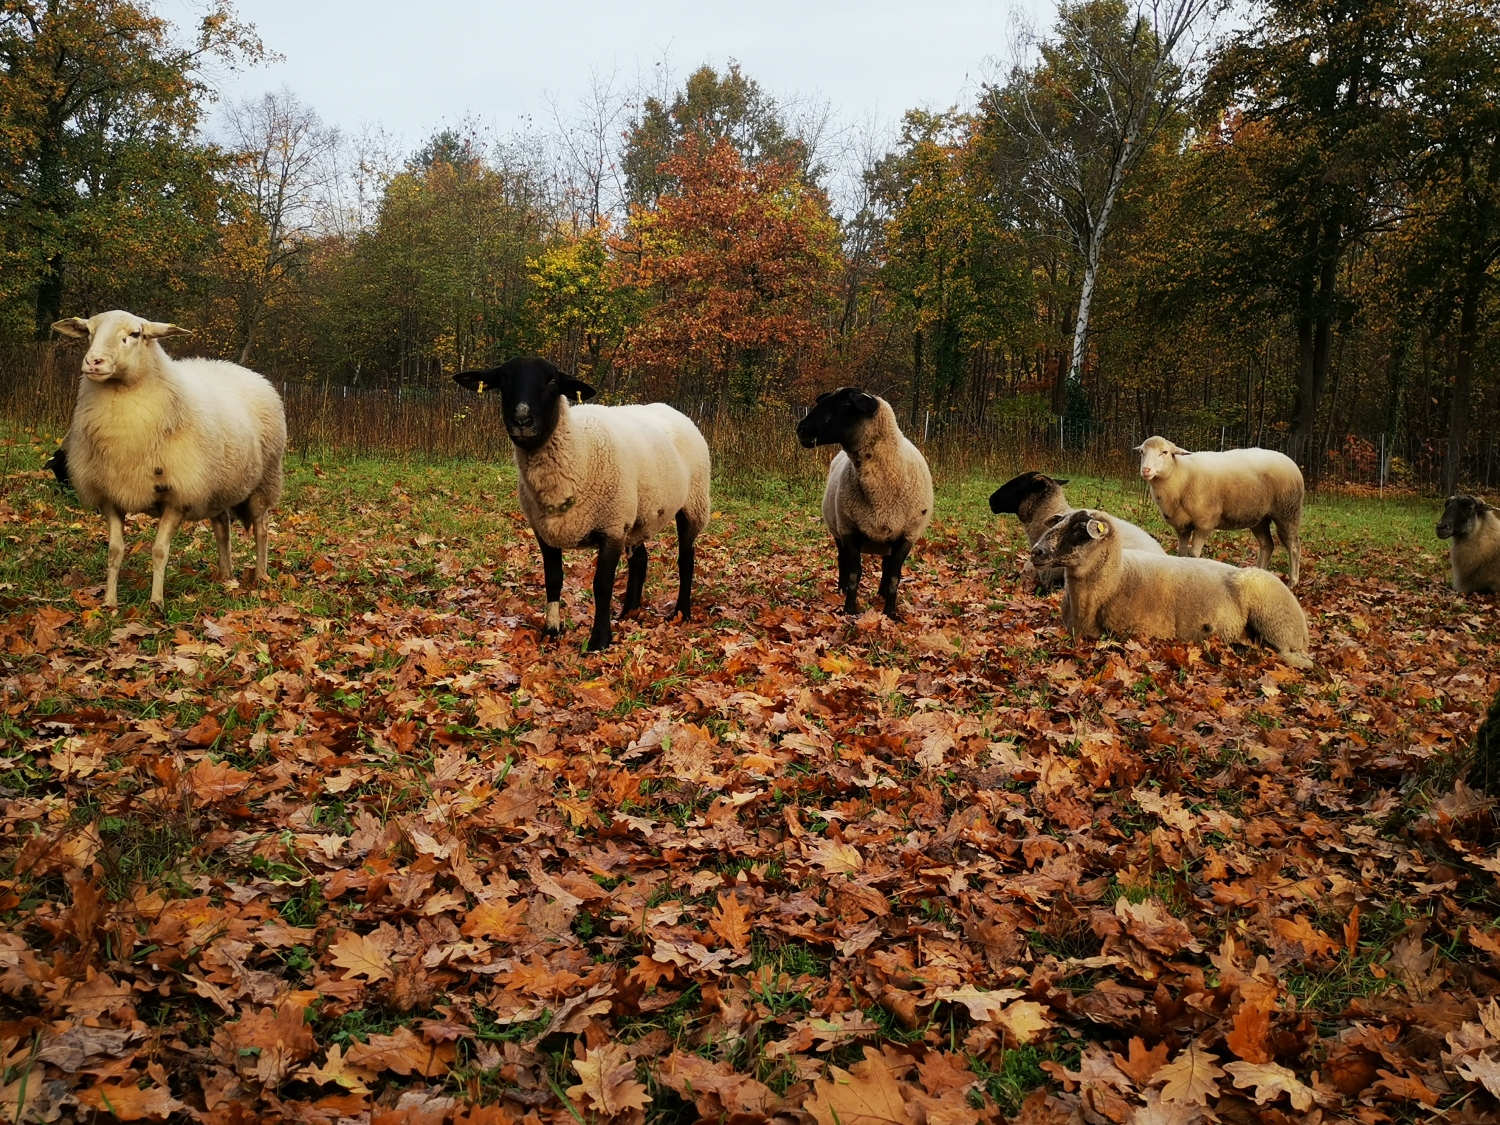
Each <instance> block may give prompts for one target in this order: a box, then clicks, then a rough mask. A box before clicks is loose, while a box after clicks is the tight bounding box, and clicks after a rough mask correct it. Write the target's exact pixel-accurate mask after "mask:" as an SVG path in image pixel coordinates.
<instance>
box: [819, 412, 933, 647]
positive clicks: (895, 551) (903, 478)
mask: <svg viewBox="0 0 1500 1125" xmlns="http://www.w3.org/2000/svg"><path fill="white" fill-rule="evenodd" d="M797 439H798V440H799V441H801V443H802V445H803V446H804V447H805V448H807V449H812V448H813V447H814V446H818V445H841V446H843V449H842V450H841V451H840V452H839V453H838V454H837V455H836V456H835V457H834V459H833V463H832V464H831V465H829V467H828V484H827V486H826V487H825V488H824V490H823V522H824V523H825V524H827V525H828V530H829V531H830V532H831V533H832V534H833V541H834V543H835V544H836V545H837V547H838V555H839V589H840V590H842V591H843V593H844V612H845V613H857V612H859V579H860V571H861V557H862V556H863V555H883V556H884V557H885V566H884V569H883V570H882V572H881V576H880V594H881V597H883V598H884V599H885V614H886V616H887V617H891V618H895V617H898V616H899V614H898V613H897V612H896V588H897V587H898V586H899V585H900V584H901V567H902V565H903V564H904V563H905V562H906V556H907V555H909V554H910V553H911V549H912V545H913V544H915V543H916V541H917V540H918V539H920V538H921V537H922V532H924V531H926V530H927V524H928V522H929V521H930V520H931V519H932V473H931V472H930V471H929V470H928V468H927V458H925V457H923V456H922V453H921V451H920V450H918V449H917V447H916V446H915V445H913V444H912V443H911V442H909V441H908V440H907V439H906V436H905V435H904V434H902V432H901V428H900V427H899V426H897V425H896V414H895V411H893V410H892V409H891V406H890V403H888V402H886V401H885V399H883V398H877V397H876V396H874V395H870V394H866V393H865V392H864V391H862V390H859V389H858V388H856V387H840V388H839V389H838V390H836V391H829V392H825V393H824V394H821V395H819V396H818V401H817V404H816V405H814V406H813V408H812V410H811V411H809V412H808V415H807V417H806V418H803V419H802V421H801V422H799V423H798V424H797Z"/></svg>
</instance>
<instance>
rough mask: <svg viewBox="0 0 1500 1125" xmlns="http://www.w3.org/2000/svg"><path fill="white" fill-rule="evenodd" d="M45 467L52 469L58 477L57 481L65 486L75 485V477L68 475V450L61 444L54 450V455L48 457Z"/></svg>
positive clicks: (53, 473) (43, 466)
mask: <svg viewBox="0 0 1500 1125" xmlns="http://www.w3.org/2000/svg"><path fill="white" fill-rule="evenodd" d="M42 468H43V469H50V470H51V471H52V475H53V476H55V477H56V478H57V483H58V484H60V485H62V486H63V487H64V488H72V487H73V478H72V477H70V476H69V475H68V451H67V450H66V449H63V448H62V447H61V446H59V447H58V448H57V449H55V450H53V451H52V456H51V457H48V458H47V461H46V463H45V464H43V465H42Z"/></svg>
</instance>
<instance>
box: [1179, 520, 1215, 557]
mask: <svg viewBox="0 0 1500 1125" xmlns="http://www.w3.org/2000/svg"><path fill="white" fill-rule="evenodd" d="M1207 542H1208V532H1206V531H1204V530H1202V529H1201V528H1197V527H1191V528H1189V529H1188V533H1187V538H1186V539H1185V540H1184V539H1183V537H1182V533H1181V532H1178V533H1177V553H1178V554H1179V555H1192V556H1193V558H1195V559H1201V558H1202V557H1203V547H1204V545H1205V544H1206V543H1207ZM1184 543H1186V544H1187V549H1186V550H1184V549H1183V544H1184Z"/></svg>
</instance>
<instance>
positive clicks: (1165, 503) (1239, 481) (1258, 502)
mask: <svg viewBox="0 0 1500 1125" xmlns="http://www.w3.org/2000/svg"><path fill="white" fill-rule="evenodd" d="M1135 448H1136V451H1137V452H1139V453H1140V455H1141V477H1142V479H1144V480H1146V481H1148V482H1150V485H1151V495H1152V496H1153V497H1155V498H1156V506H1157V507H1158V508H1160V509H1161V514H1162V515H1163V516H1165V517H1166V520H1167V523H1169V524H1171V525H1172V529H1173V530H1174V531H1176V532H1177V553H1178V554H1179V555H1186V554H1191V555H1192V556H1193V557H1194V558H1195V559H1196V558H1200V557H1201V556H1202V555H1203V545H1204V543H1206V542H1207V541H1208V534H1209V532H1211V531H1218V530H1221V529H1223V530H1237V529H1240V528H1249V529H1250V530H1251V531H1252V532H1254V534H1255V539H1256V542H1257V543H1259V544H1260V557H1259V560H1258V562H1257V563H1256V565H1257V566H1259V567H1260V568H1261V569H1262V570H1269V569H1270V567H1271V555H1272V554H1273V553H1274V552H1275V550H1276V543H1275V540H1273V539H1272V538H1271V525H1272V523H1274V524H1275V525H1276V534H1277V536H1278V537H1279V538H1280V539H1281V544H1282V546H1284V547H1285V548H1286V553H1287V556H1288V558H1289V560H1290V565H1289V567H1288V572H1287V581H1288V585H1291V586H1295V585H1296V584H1297V580H1298V577H1299V576H1300V574H1301V571H1302V544H1301V534H1302V493H1303V483H1302V470H1301V469H1299V468H1297V463H1296V462H1295V461H1293V460H1292V459H1291V458H1290V457H1288V456H1286V455H1285V454H1284V453H1277V452H1276V451H1275V450H1271V449H1229V450H1225V451H1224V452H1222V453H1190V452H1189V451H1188V450H1186V449H1183V448H1181V447H1180V446H1177V445H1174V444H1172V443H1171V442H1170V441H1168V440H1167V439H1166V438H1164V437H1149V438H1147V439H1146V440H1145V441H1144V442H1142V443H1141V444H1140V445H1138V446H1136V447H1135Z"/></svg>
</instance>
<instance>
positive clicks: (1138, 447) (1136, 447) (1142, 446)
mask: <svg viewBox="0 0 1500 1125" xmlns="http://www.w3.org/2000/svg"><path fill="white" fill-rule="evenodd" d="M1130 448H1131V450H1132V451H1133V452H1135V453H1144V452H1146V443H1145V442H1141V444H1140V445H1132V446H1131V447H1130Z"/></svg>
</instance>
